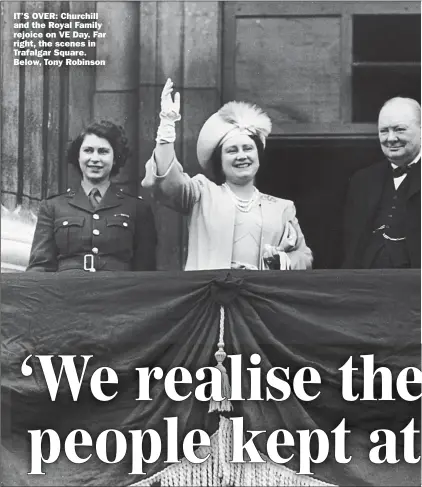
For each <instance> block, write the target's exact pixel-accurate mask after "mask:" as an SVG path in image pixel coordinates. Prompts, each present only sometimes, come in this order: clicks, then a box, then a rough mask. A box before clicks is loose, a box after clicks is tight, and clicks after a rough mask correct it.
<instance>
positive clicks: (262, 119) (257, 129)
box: [196, 101, 271, 169]
mask: <svg viewBox="0 0 422 487" xmlns="http://www.w3.org/2000/svg"><path fill="white" fill-rule="evenodd" d="M270 132H271V120H270V117H269V116H268V115H267V114H266V113H265V112H264V111H262V110H261V109H260V108H259V107H257V106H256V105H252V104H251V103H246V102H243V101H230V102H228V103H226V104H225V105H224V106H222V107H221V108H220V110H218V112H216V113H214V114H213V115H211V117H210V118H209V119H208V120H207V121H206V122H205V123H204V125H203V127H202V129H201V131H200V132H199V136H198V141H197V145H196V153H197V156H198V161H199V164H200V165H201V166H202V167H203V168H204V169H207V166H208V165H209V162H210V159H211V156H212V153H213V151H214V149H215V148H216V147H218V146H220V145H221V144H223V143H224V142H225V141H226V140H227V139H228V138H230V137H232V136H233V135H236V134H237V133H245V134H246V135H256V136H258V137H259V138H260V140H261V142H262V144H263V146H264V147H265V139H266V138H267V137H268V135H269V134H270Z"/></svg>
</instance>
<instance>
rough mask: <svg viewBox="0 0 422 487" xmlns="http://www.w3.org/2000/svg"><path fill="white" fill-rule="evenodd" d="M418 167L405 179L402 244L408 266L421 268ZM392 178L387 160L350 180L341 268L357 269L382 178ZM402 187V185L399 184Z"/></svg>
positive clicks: (377, 203)
mask: <svg viewBox="0 0 422 487" xmlns="http://www.w3.org/2000/svg"><path fill="white" fill-rule="evenodd" d="M420 166H421V164H420V162H419V163H416V167H415V168H414V169H413V173H412V175H411V176H410V174H409V175H408V176H407V177H408V178H411V179H410V185H409V187H408V190H407V195H406V219H405V225H406V235H405V236H406V242H407V248H408V251H409V255H410V261H411V267H414V268H420V266H421V167H420ZM388 177H392V175H391V169H390V167H389V163H388V162H387V161H383V162H382V163H379V164H374V165H372V166H369V167H367V168H365V169H362V170H360V171H358V172H357V173H356V174H355V175H354V176H353V178H352V180H351V183H350V187H349V192H348V196H347V201H346V208H345V216H344V232H343V238H344V256H345V258H344V262H343V268H346V269H360V268H362V267H363V265H362V257H363V254H364V250H365V248H366V245H368V242H369V237H370V235H371V232H372V230H374V228H373V222H374V218H375V216H376V211H377V207H378V205H379V203H380V200H381V196H382V190H383V187H384V183H385V181H386V178H388ZM402 184H403V183H402Z"/></svg>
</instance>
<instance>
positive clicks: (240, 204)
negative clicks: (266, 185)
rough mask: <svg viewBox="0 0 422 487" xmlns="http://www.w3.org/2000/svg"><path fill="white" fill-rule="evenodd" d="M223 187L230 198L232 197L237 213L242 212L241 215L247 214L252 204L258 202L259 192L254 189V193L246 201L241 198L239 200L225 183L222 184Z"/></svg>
mask: <svg viewBox="0 0 422 487" xmlns="http://www.w3.org/2000/svg"><path fill="white" fill-rule="evenodd" d="M223 186H224V187H225V188H226V189H228V191H229V193H230V196H231V197H232V199H233V201H234V204H235V205H236V208H237V209H238V210H239V211H242V212H243V213H249V212H250V211H251V209H252V207H253V206H254V204H255V203H256V202H257V201H258V199H259V196H260V194H259V191H258V190H257V189H256V188H255V187H254V193H253V195H252V197H251V198H250V199H248V200H244V199H242V198H239V196H237V195H236V194H235V193H234V192H233V191H232V190H231V188H230V186H229V185H228V184H227V183H224V184H223Z"/></svg>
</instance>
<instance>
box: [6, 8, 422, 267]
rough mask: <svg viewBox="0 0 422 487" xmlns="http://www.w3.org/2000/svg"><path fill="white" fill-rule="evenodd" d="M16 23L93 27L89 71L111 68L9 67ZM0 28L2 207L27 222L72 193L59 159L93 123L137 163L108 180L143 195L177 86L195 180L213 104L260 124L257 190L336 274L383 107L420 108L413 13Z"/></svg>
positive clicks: (162, 263)
mask: <svg viewBox="0 0 422 487" xmlns="http://www.w3.org/2000/svg"><path fill="white" fill-rule="evenodd" d="M23 9H25V11H27V12H52V11H54V12H57V13H60V12H69V13H85V12H98V14H99V21H100V22H102V23H103V24H104V26H103V28H102V30H103V31H104V32H105V33H106V36H105V38H103V39H98V41H97V45H96V46H95V47H93V48H91V49H88V58H90V59H102V60H105V61H106V64H105V66H95V67H91V66H71V67H64V66H63V67H57V66H48V67H47V66H45V67H42V68H36V67H33V66H31V67H30V66H15V65H14V64H13V42H14V37H13V32H14V26H13V12H16V11H17V10H20V11H23ZM1 15H2V20H1V25H2V29H1V59H2V61H1V62H2V73H3V74H2V84H1V106H2V115H1V122H2V126H1V158H2V169H1V171H2V182H1V184H2V187H1V189H2V205H3V206H4V209H5V210H7V211H9V212H14V211H16V209H18V210H19V211H20V212H21V214H22V215H23V217H24V218H29V219H31V215H32V218H34V217H35V215H36V212H37V209H38V205H39V202H40V200H41V199H42V198H44V197H46V196H48V195H51V194H55V193H58V192H61V191H65V190H66V188H68V187H72V186H75V185H77V184H79V182H78V175H77V174H76V173H75V172H73V170H72V169H71V168H69V167H67V165H66V162H65V153H66V147H67V144H68V142H69V140H71V139H72V138H73V137H74V136H75V135H77V133H78V132H79V131H80V130H81V129H82V128H83V126H84V125H86V124H88V123H89V122H91V121H92V120H95V119H110V120H112V121H114V122H117V123H120V124H122V125H123V126H124V127H125V129H126V131H127V133H128V136H129V139H130V143H131V148H132V157H131V158H130V160H129V162H128V163H127V165H126V166H125V168H124V169H123V170H122V171H121V173H120V174H119V176H118V178H117V179H118V181H119V182H120V183H122V184H124V185H126V186H127V187H128V189H130V190H131V191H136V192H138V193H139V194H141V195H143V191H142V188H141V187H140V181H141V179H142V177H143V175H144V165H145V162H146V161H147V160H148V158H149V156H150V155H151V153H152V150H153V147H154V144H155V142H154V139H155V135H156V129H157V126H158V113H159V107H160V93H161V90H162V87H163V85H164V83H165V80H166V79H167V78H168V77H171V78H172V79H173V81H174V82H175V85H176V89H177V90H178V91H180V93H181V100H182V107H181V112H182V120H181V122H180V123H179V124H178V132H177V134H178V138H177V142H176V151H177V154H178V157H179V159H180V161H181V162H182V163H183V165H184V167H185V170H186V171H187V172H188V173H189V174H191V175H194V174H196V173H197V172H199V170H200V169H199V165H198V163H197V161H196V155H195V154H196V147H195V145H196V138H197V135H198V133H199V130H200V128H201V126H202V124H203V122H204V121H205V120H206V119H207V118H208V117H209V116H210V115H211V114H212V113H213V112H215V111H216V110H217V109H218V108H219V107H220V106H221V104H222V103H224V102H226V101H230V100H233V99H236V100H244V101H250V102H253V103H256V104H258V105H259V106H261V107H262V108H263V109H264V110H266V111H267V112H268V114H269V115H270V117H271V119H272V121H273V132H272V135H271V137H270V139H269V141H268V146H267V151H266V159H265V161H262V168H261V170H260V173H259V177H258V179H257V186H258V188H259V189H260V190H261V191H264V192H268V193H270V194H273V195H275V196H280V197H284V198H288V199H293V200H294V201H295V203H296V206H297V210H298V216H299V221H300V223H301V226H302V228H303V231H304V233H305V236H306V238H307V242H308V245H309V246H310V247H311V248H312V249H313V251H314V254H315V266H316V267H317V268H335V267H338V266H339V263H340V261H341V258H342V255H341V224H342V211H343V204H344V198H345V192H346V189H347V185H348V181H349V178H350V176H351V175H352V174H353V173H354V172H355V171H356V170H357V169H359V168H360V167H363V166H364V165H367V164H370V163H372V162H375V161H376V160H377V159H379V158H380V154H381V151H380V149H379V144H378V139H377V129H376V119H377V114H378V111H379V108H380V107H381V105H382V103H383V102H384V101H385V100H386V99H388V98H390V97H392V96H397V95H401V96H410V97H412V98H416V99H417V100H418V101H420V92H421V81H420V76H421V73H420V70H421V66H420V60H421V52H420V46H421V28H420V3H419V2H394V1H393V2H380V1H375V2H360V1H356V2H347V1H337V2H329V1H328V2H327V1H322V2H307V1H304V2H285V1H283V2H281V1H280V2H249V1H248V2H232V1H230V2H207V1H205V2H202V1H197V2H165V1H162V2H129V1H128V2H126V1H119V2H105V1H104V2H103V1H98V2H72V1H70V2H2V4H1ZM143 196H145V197H148V195H143ZM154 212H155V216H156V222H157V229H158V233H159V246H158V263H159V268H160V269H165V270H170V269H173V270H174V269H180V268H182V267H183V262H184V256H185V251H186V242H187V232H186V221H185V220H184V218H183V217H181V216H179V215H176V214H175V213H174V212H172V211H171V210H169V209H167V208H163V207H161V206H157V205H154ZM28 215H29V216H28Z"/></svg>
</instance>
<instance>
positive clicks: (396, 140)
mask: <svg viewBox="0 0 422 487" xmlns="http://www.w3.org/2000/svg"><path fill="white" fill-rule="evenodd" d="M378 135H379V139H380V143H381V149H382V151H383V152H384V154H385V156H386V157H387V159H388V160H389V161H390V162H392V163H393V164H396V165H397V166H403V165H406V164H409V163H410V162H412V160H413V159H414V158H415V157H416V156H417V155H418V154H419V152H420V149H421V127H420V121H419V117H418V114H417V112H416V109H415V107H414V106H412V105H411V104H408V103H406V102H405V101H401V100H397V101H394V102H392V103H390V104H388V105H386V106H385V107H383V108H382V109H381V112H380V114H379V118H378Z"/></svg>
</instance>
